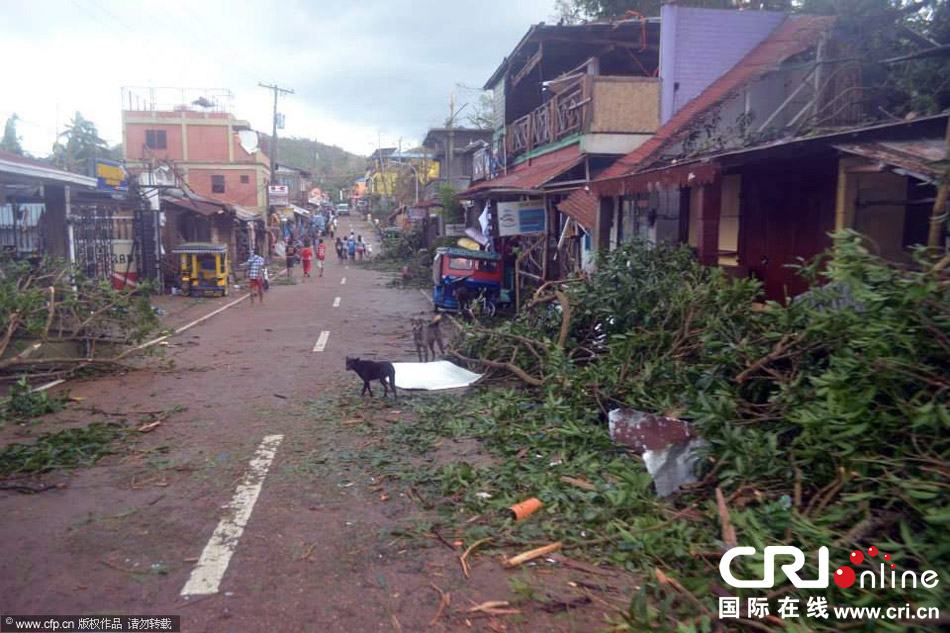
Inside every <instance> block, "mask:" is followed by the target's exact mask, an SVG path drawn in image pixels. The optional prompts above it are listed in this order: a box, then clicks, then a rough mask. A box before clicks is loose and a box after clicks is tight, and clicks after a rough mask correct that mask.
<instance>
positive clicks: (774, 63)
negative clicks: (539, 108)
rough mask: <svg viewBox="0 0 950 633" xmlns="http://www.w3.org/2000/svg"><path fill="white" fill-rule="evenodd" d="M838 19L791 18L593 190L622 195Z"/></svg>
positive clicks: (809, 45) (599, 181)
mask: <svg viewBox="0 0 950 633" xmlns="http://www.w3.org/2000/svg"><path fill="white" fill-rule="evenodd" d="M834 22H835V18H834V17H832V16H821V15H792V16H789V17H787V18H785V20H784V21H783V22H782V23H781V24H780V25H779V27H778V28H777V29H775V31H774V32H773V33H772V34H771V35H769V36H768V37H767V38H765V39H764V40H763V41H762V42H761V43H760V44H759V45H758V46H756V47H755V48H754V49H752V51H750V52H749V54H748V55H746V56H745V57H743V58H742V60H741V61H740V62H739V63H738V64H736V65H735V66H733V67H732V68H731V69H729V70H728V71H727V72H726V73H725V74H723V75H722V76H721V77H719V79H717V80H716V81H714V82H713V83H711V84H710V85H709V86H708V87H707V88H706V89H705V90H703V91H702V92H701V93H700V94H699V95H698V96H696V97H695V98H694V99H693V100H691V101H690V102H689V103H687V104H686V105H685V106H683V107H682V108H680V110H678V111H677V112H676V114H674V115H673V116H672V117H670V119H669V121H667V122H666V123H664V124H663V125H662V126H660V129H658V130H657V131H656V133H655V134H654V135H653V136H652V137H651V138H650V139H649V140H647V142H645V143H644V144H643V145H641V146H640V147H638V148H637V149H635V150H634V151H633V152H631V153H629V154H627V155H626V156H624V157H623V158H621V159H619V160H618V161H617V162H616V163H614V164H613V165H612V166H611V167H610V168H609V169H607V170H606V171H605V172H604V173H603V174H602V175H601V176H600V177H599V178H598V179H597V180H596V181H594V182H593V183H592V184H591V187H593V188H594V189H595V191H597V192H598V193H601V194H611V193H619V192H620V191H621V189H622V188H623V183H622V179H623V178H625V177H627V176H631V175H633V174H635V173H636V172H637V171H640V170H643V169H646V168H648V167H650V166H651V162H652V161H655V160H656V159H657V158H658V156H659V155H660V153H661V152H662V151H663V149H664V148H666V147H668V146H670V145H672V144H673V143H675V142H677V141H678V140H679V139H680V136H681V135H682V134H683V133H685V132H686V131H688V127H689V124H690V123H691V122H693V121H694V120H695V119H696V118H697V117H700V116H702V115H703V114H704V113H706V112H707V111H709V110H711V109H712V108H714V107H716V106H718V105H719V104H721V103H722V102H723V101H725V100H726V99H728V98H729V97H731V96H732V95H734V94H735V93H736V91H737V90H739V89H741V88H742V87H744V86H746V85H747V84H749V83H751V82H753V81H755V80H757V79H759V78H760V77H762V76H763V75H765V74H767V73H769V72H771V71H773V70H774V69H776V68H777V67H778V66H779V65H780V64H781V63H782V62H784V61H785V60H787V59H788V58H790V57H792V56H794V55H797V54H799V53H801V52H803V51H806V50H808V49H809V48H811V47H812V46H814V45H815V44H817V42H818V40H819V39H820V38H821V36H822V35H823V34H824V33H826V32H827V31H828V30H830V29H831V27H832V26H833V25H834Z"/></svg>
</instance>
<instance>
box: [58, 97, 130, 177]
mask: <svg viewBox="0 0 950 633" xmlns="http://www.w3.org/2000/svg"><path fill="white" fill-rule="evenodd" d="M96 158H110V159H115V158H119V157H118V156H113V155H112V152H111V150H110V149H109V145H108V144H107V143H106V142H105V140H103V139H102V138H101V137H100V136H99V131H98V130H97V129H96V124H95V123H93V122H92V121H90V120H89V119H86V118H84V117H83V116H82V114H81V113H80V112H78V111H77V112H76V115H75V116H74V117H73V119H72V121H70V122H69V125H67V126H66V130H65V131H63V132H62V133H61V134H60V135H59V140H57V141H56V144H55V145H53V154H52V157H51V159H52V162H53V164H54V165H55V166H57V167H60V168H62V169H67V170H69V171H75V172H78V173H83V174H84V173H88V171H89V161H91V160H94V159H96Z"/></svg>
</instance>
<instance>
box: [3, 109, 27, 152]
mask: <svg viewBox="0 0 950 633" xmlns="http://www.w3.org/2000/svg"><path fill="white" fill-rule="evenodd" d="M19 120H20V117H18V116H17V114H16V112H14V113H13V114H12V115H11V116H10V117H9V118H7V122H6V124H4V126H3V140H0V149H2V150H4V151H7V152H12V153H14V154H22V153H23V146H21V145H20V137H19V135H17V133H16V122H17V121H19Z"/></svg>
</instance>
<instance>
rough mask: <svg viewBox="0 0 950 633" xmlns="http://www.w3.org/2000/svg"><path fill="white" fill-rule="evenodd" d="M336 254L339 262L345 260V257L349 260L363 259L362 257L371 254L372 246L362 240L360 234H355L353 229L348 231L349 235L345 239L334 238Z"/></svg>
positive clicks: (367, 256)
mask: <svg viewBox="0 0 950 633" xmlns="http://www.w3.org/2000/svg"><path fill="white" fill-rule="evenodd" d="M335 245H336V256H337V259H338V260H339V261H340V262H345V261H347V259H349V260H350V261H363V259H364V258H367V259H368V258H369V257H370V256H371V255H372V254H373V248H372V247H371V246H370V245H369V244H367V243H366V242H364V241H363V236H362V235H355V234H354V233H353V231H350V236H349V237H348V238H346V239H345V240H344V239H343V238H339V237H338V238H336V243H335Z"/></svg>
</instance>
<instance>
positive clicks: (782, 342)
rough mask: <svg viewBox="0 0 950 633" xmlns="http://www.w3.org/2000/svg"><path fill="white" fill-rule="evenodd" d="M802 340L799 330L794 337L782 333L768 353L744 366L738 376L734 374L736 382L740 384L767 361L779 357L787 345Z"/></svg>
mask: <svg viewBox="0 0 950 633" xmlns="http://www.w3.org/2000/svg"><path fill="white" fill-rule="evenodd" d="M803 340H805V333H804V332H801V333H799V334H798V335H797V336H794V337H793V336H791V335H790V334H785V335H783V336H782V338H781V339H779V342H778V343H776V344H775V349H773V350H772V351H771V352H769V353H768V354H766V355H765V356H763V357H762V358H760V359H759V360H757V361H755V362H754V363H752V364H751V365H749V366H748V367H746V368H745V369H744V370H743V371H742V372H741V373H739V375H738V376H736V382H738V383H740V384H741V383H743V382H745V381H746V379H747V378H748V377H749V375H750V374H752V373H753V372H756V371H758V370H759V369H761V368H762V367H764V366H765V365H767V364H768V363H770V362H772V361H773V360H775V359H776V358H779V357H780V356H782V355H783V354H784V353H785V352H786V351H788V348H789V347H791V346H792V345H797V344H798V343H801V342H802V341H803Z"/></svg>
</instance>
